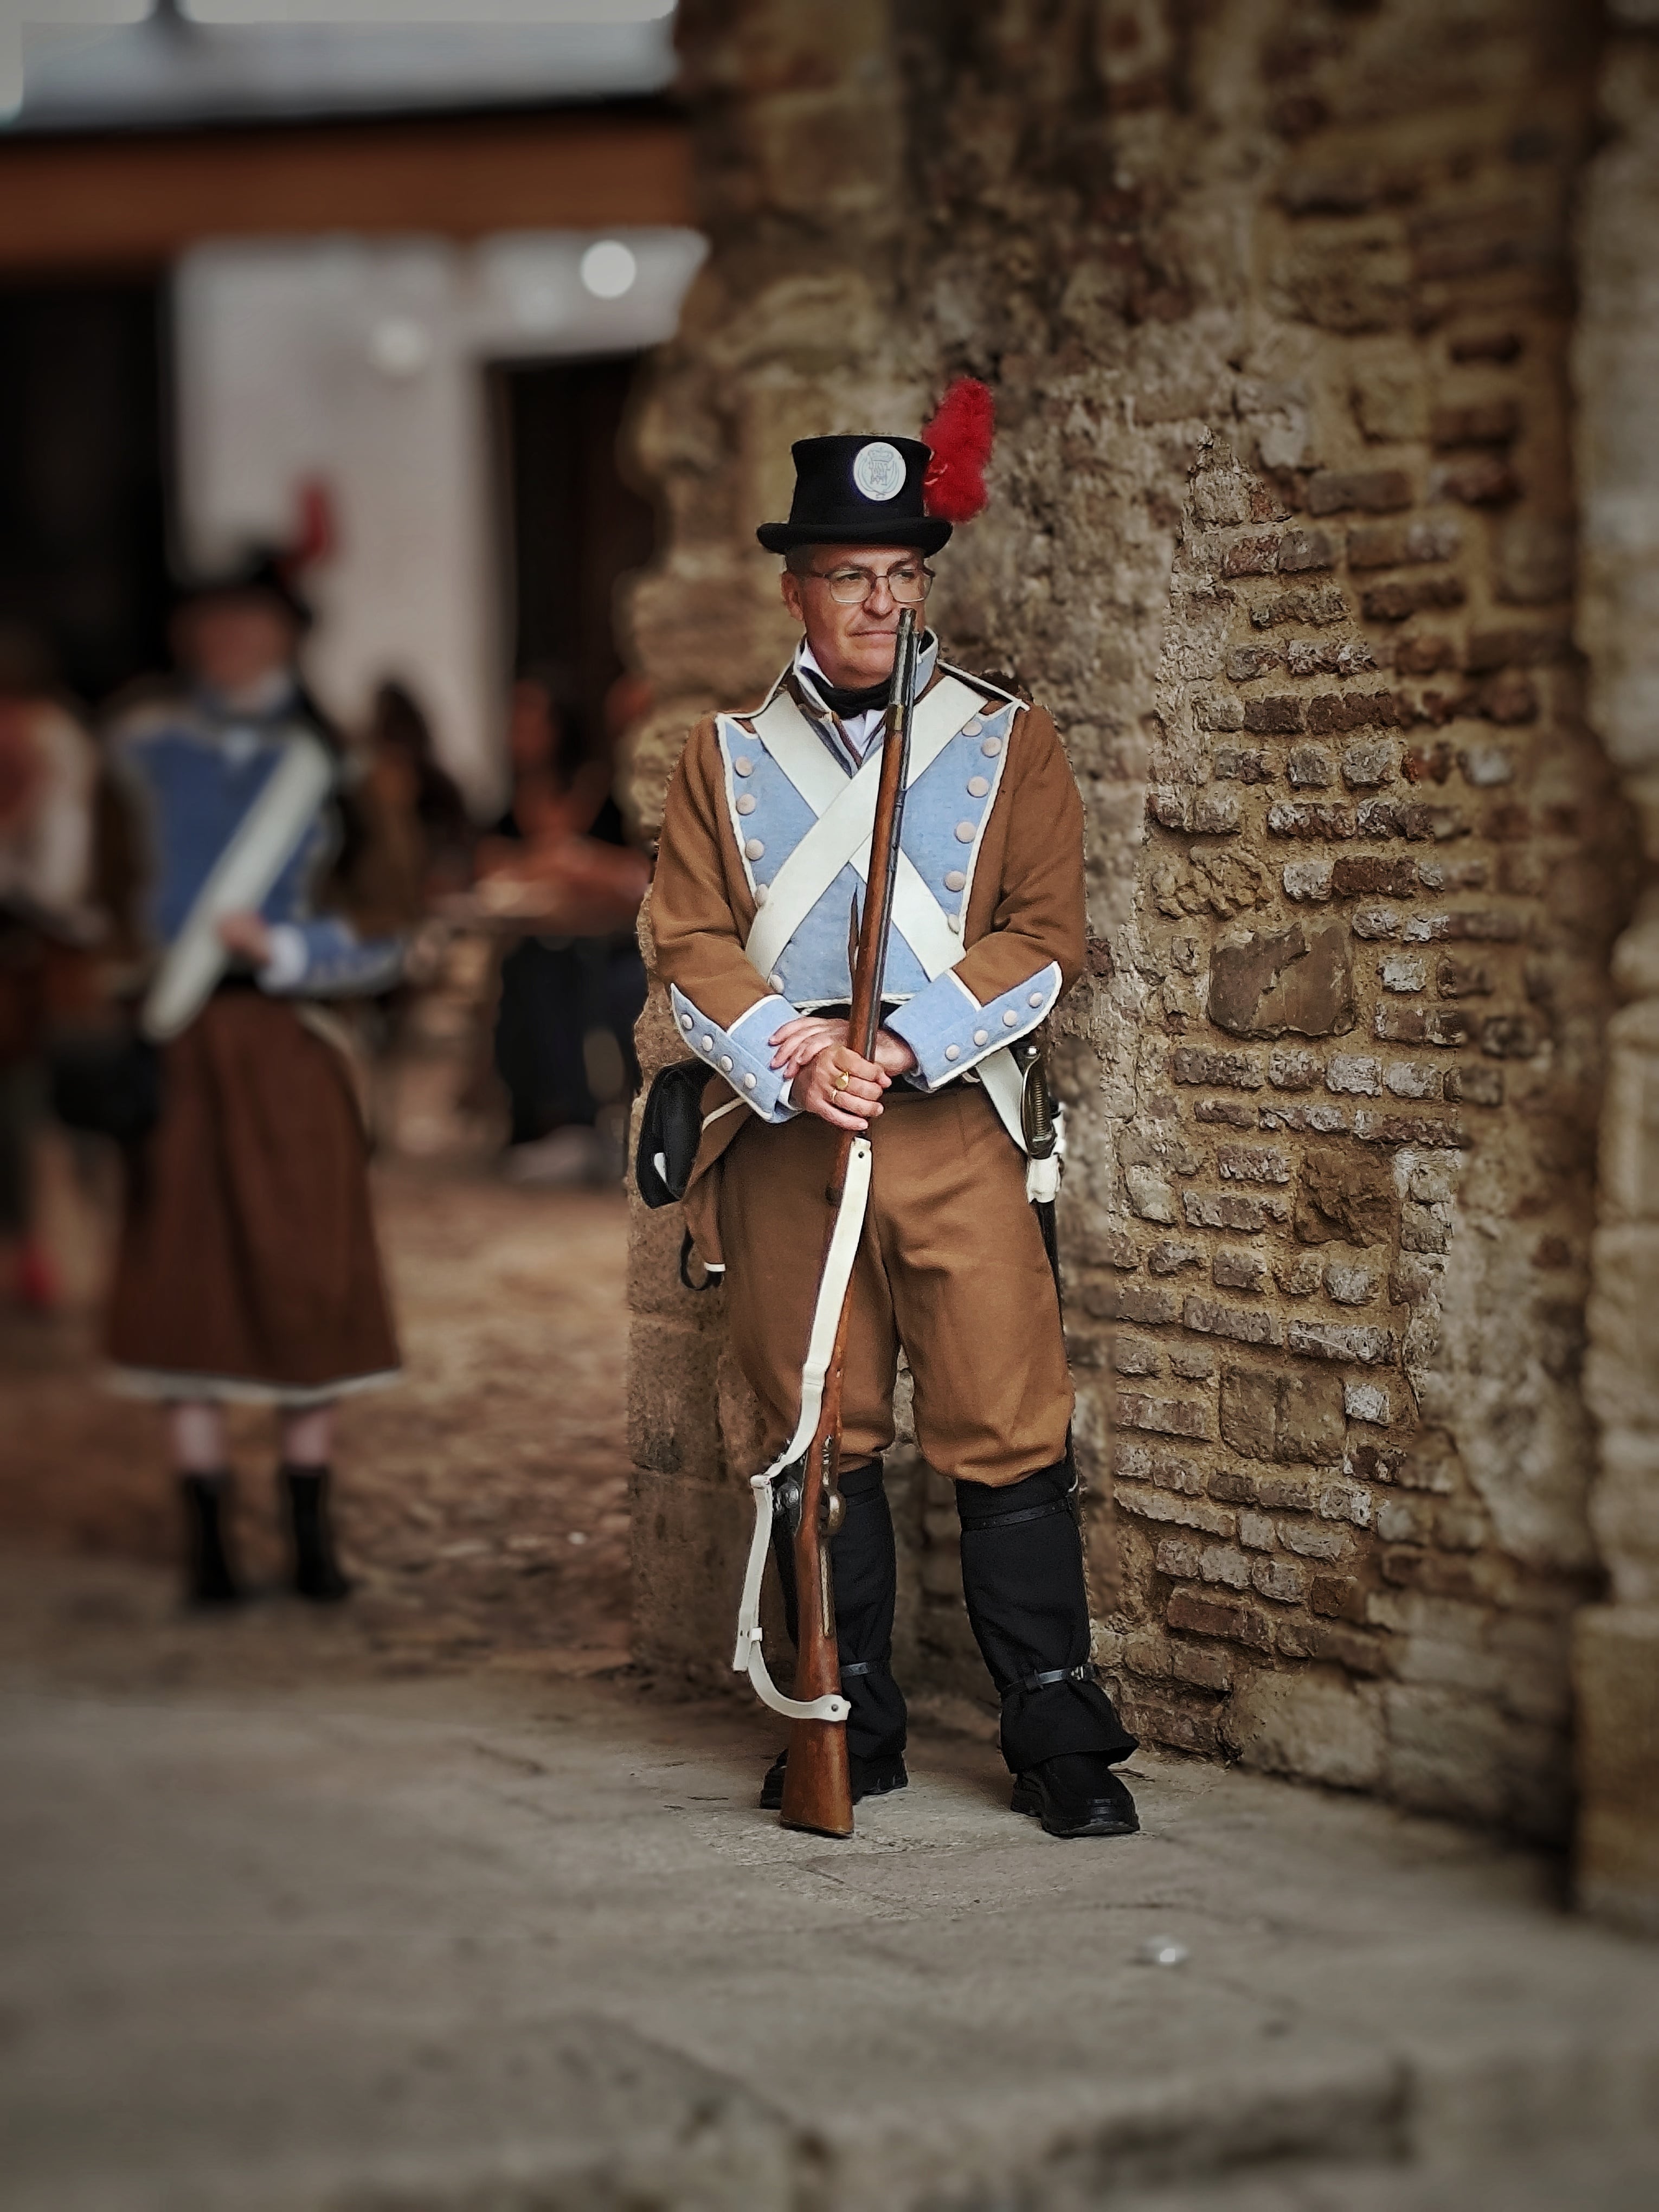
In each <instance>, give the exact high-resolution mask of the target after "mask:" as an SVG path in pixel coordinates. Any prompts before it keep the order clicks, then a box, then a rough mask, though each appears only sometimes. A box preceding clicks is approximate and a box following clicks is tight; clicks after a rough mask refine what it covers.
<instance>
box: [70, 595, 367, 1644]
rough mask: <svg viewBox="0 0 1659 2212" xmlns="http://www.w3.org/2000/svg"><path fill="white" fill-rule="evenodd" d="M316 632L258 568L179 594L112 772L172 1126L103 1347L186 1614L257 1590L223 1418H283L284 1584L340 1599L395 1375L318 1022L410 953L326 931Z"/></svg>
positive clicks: (332, 1048)
mask: <svg viewBox="0 0 1659 2212" xmlns="http://www.w3.org/2000/svg"><path fill="white" fill-rule="evenodd" d="M309 620H310V617H309V613H308V611H307V608H306V606H305V605H304V603H303V602H302V601H301V599H299V597H298V596H297V593H296V592H295V590H294V589H293V588H292V586H291V584H290V581H289V578H288V576H287V574H285V572H284V570H283V568H282V566H281V564H280V563H278V562H275V561H272V560H270V559H264V560H259V561H256V562H251V563H249V564H248V565H247V566H246V567H245V568H242V569H240V570H239V571H238V572H236V573H235V574H232V575H228V576H225V577H222V578H218V579H216V580H210V581H207V582H203V583H199V584H197V585H196V586H193V587H191V589H190V590H188V591H187V592H185V593H184V594H183V595H182V596H181V599H180V601H179V605H178V608H177V611H176V612H175V614H174V617H173V629H172V641H173V653H174V656H175V659H176V661H177V664H178V668H179V674H178V677H177V679H176V680H175V682H174V683H173V684H172V685H171V686H170V687H168V688H167V690H165V691H163V692H161V694H160V695H159V696H149V697H148V698H146V699H145V700H144V701H143V702H142V703H139V704H135V705H133V706H131V707H130V708H128V709H127V711H125V713H118V714H117V715H116V716H115V718H114V720H113V721H112V726H111V727H110V730H109V733H108V743H109V750H110V760H111V770H112V778H113V780H114V783H115V786H116V787H117V789H118V791H119V792H121V793H124V794H125V798H126V800H127V805H128V816H129V822H130V828H131V836H132V839H133V842H134V845H135V848H136V851H137V870H136V874H137V901H136V904H137V913H136V915H135V916H134V917H133V921H132V924H131V927H132V928H133V931H134V933H135V934H136V935H137V938H138V939H139V940H140V941H141V942H142V943H143V945H144V946H145V947H146V948H147V950H148V952H149V962H150V981H149V989H148V992H147V994H146V996H145V999H144V1001H143V1007H142V1009H141V1012H140V1015H139V1027H140V1030H141V1032H142V1033H143V1035H145V1036H149V1037H150V1038H151V1039H154V1040H155V1041H156V1042H157V1043H158V1046H159V1050H160V1055H161V1066H160V1117H159V1120H158V1121H156V1122H155V1126H154V1127H152V1128H151V1129H150V1130H149V1133H148V1134H147V1135H145V1136H144V1137H143V1138H141V1139H138V1140H137V1143H136V1144H135V1145H134V1146H133V1147H132V1148H131V1157H130V1158H129V1161H128V1173H127V1177H126V1200H125V1217H124V1219H123V1223H122V1229H121V1236H120V1243H119V1249H118V1255H117V1258H116V1264H115V1270H114V1278H113V1283H112V1290H111V1293H110V1302H109V1312H108V1318H107V1322H106V1350H107V1352H108V1355H109V1358H110V1359H111V1361H112V1364H113V1368H114V1374H113V1376H112V1380H113V1382H114V1383H115V1385H116V1387H117V1388H125V1389H128V1390H130V1391H132V1392H135V1393H137V1394H140V1395H145V1396H149V1397H151V1398H155V1399H159V1400H160V1401H162V1402H163V1403H164V1404H165V1405H166V1406H167V1410H168V1426H169V1431H170V1437H171V1443H172V1449H173V1460H174V1464H175V1467H176V1468H177V1470H178V1473H179V1481H180V1487H181V1491H182V1493H183V1498H184V1501H185V1508H186V1527H187V1531H188V1534H189V1539H190V1563H189V1581H188V1589H189V1595H191V1598H192V1599H194V1600H195V1601H197V1602H199V1603H203V1604H229V1603H234V1601H237V1600H238V1599H240V1597H241V1596H242V1595H243V1587H242V1583H241V1580H240V1577H239V1575H238V1573H237V1571H236V1568H235V1564H234V1553H233V1547H232V1544H231V1541H230V1531H229V1528H228V1511H229V1502H230V1499H229V1492H230V1481H231V1478H230V1473H229V1468H228V1455H227V1450H226V1436H225V1423H224V1418H223V1408H224V1407H225V1405H226V1404H227V1402H230V1401H257V1402H260V1403H264V1404H268V1405H270V1407H272V1408H273V1409H274V1411H275V1413H276V1419H277V1427H278V1431H279V1437H280V1466H279V1469H278V1490H279V1496H280V1498H281V1501H282V1505H283V1510H284V1513H285V1516H286V1520H287V1524H288V1534H289V1544H290V1553H291V1560H292V1572H293V1585H294V1588H295V1590H296V1591H297V1592H298V1593H299V1595H301V1596H302V1597H306V1598H309V1599H313V1600H316V1601H329V1600H334V1599H338V1598H341V1597H343V1596H344V1595H346V1594H347V1592H348V1590H349V1588H350V1585H349V1582H348V1581H347V1579H346V1577H345V1576H344V1575H343V1573H342V1571H341V1569H340V1566H339V1564H338V1561H337V1557H336V1554H335V1550H334V1545H333V1540H332V1534H331V1526H330V1519H329V1510H328V1507H329V1498H328V1491H329V1480H330V1476H329V1467H330V1460H331V1450H332V1440H333V1408H334V1405H335V1401H337V1399H338V1398H339V1397H341V1396H342V1395H343V1394H345V1393H346V1392H349V1391H356V1390H362V1389H368V1388H369V1387H370V1386H372V1385H374V1384H378V1383H389V1382H392V1381H393V1380H395V1379H396V1376H397V1373H398V1348H397V1344H396V1341H395V1339H394V1336H393V1334H392V1318H391V1315H390V1312H389V1310H388V1307H387V1302H386V1289H385V1285H384V1281H383V1279H382V1274H381V1269H380V1256H379V1253H378V1251H377V1249H376V1243H375V1237H374V1219H373V1216H372V1212H371V1210H370V1202H369V1190H368V1172H367V1166H368V1163H367V1147H366V1144H365V1139H364V1133H363V1127H362V1118H361V1115H360V1110H359V1103H358V1096H357V1091H356V1084H355V1080H354V1071H353V1069H352V1067H351V1066H350V1065H349V1058H348V1051H347V1047H346V1041H345V1039H344V1038H343V1035H342V1032H341V1030H340V1028H339V1025H338V1024H337V1021H335V1020H334V1019H333V1018H331V1016H330V1014H329V1013H328V1012H327V1010H326V1008H327V1002H329V1001H335V1000H343V999H349V998H351V997H353V996H354V995H361V994H373V993H375V992H379V991H383V990H385V989H386V988H387V987H389V986H390V985H391V984H392V982H393V981H395V980H396V978H397V976H398V972H399V969H400V966H401V963H402V958H403V945H402V940H401V939H400V938H399V936H398V935H397V934H396V933H392V932H390V931H382V932H381V933H378V934H375V933H366V931H365V930H364V929H362V928H359V927H356V926H355V925H354V923H353V921H351V920H350V919H349V917H348V915H346V914H344V913H343V912H339V911H332V910H331V904H332V903H333V902H332V900H331V878H332V873H333V869H334V864H335V862H336V860H337V855H338V854H339V852H340V849H341V846H342V842H343V812H344V810H345V798H346V794H345V785H346V782H347V781H348V779H347V776H346V774H345V771H344V768H343V757H342V753H341V750H340V746H339V743H338V740H337V735H336V733H335V732H334V731H333V729H332V727H331V725H330V724H329V722H328V720H327V719H326V717H325V715H324V714H322V713H321V711H320V710H319V708H317V707H316V706H315V704H314V703H313V702H312V700H311V699H310V698H309V696H308V695H307V692H306V690H305V688H304V685H303V684H302V683H301V678H300V676H299V672H298V665H297V661H298V653H299V648H300V644H301V639H302V637H303V635H304V634H305V631H306V629H307V626H308V623H309Z"/></svg>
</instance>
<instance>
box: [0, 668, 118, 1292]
mask: <svg viewBox="0 0 1659 2212" xmlns="http://www.w3.org/2000/svg"><path fill="white" fill-rule="evenodd" d="M97 767H98V756H97V752H96V750H95V749H94V745H93V743H92V740H91V738H89V737H88V735H87V733H86V732H85V731H84V730H83V729H82V726H81V725H80V723H79V722H78V721H77V720H76V718H75V716H74V714H72V713H71V712H70V709H69V708H68V707H67V706H66V705H65V704H64V702H63V700H62V699H61V698H60V697H59V696H58V694H57V693H56V691H55V690H54V689H53V685H52V664H51V655H50V653H48V651H47V650H46V647H45V645H44V643H43V641H41V640H40V639H39V638H37V637H35V636H34V635H33V634H32V633H30V632H28V631H27V630H24V629H18V628H13V627H11V626H9V625H8V626H7V627H6V628H5V629H3V630H0V1297H15V1298H17V1299H18V1300H19V1301H20V1303H21V1304H24V1305H27V1306H33V1307H35V1308H38V1309H43V1308H46V1307H49V1306H51V1305H52V1304H54V1303H55V1302H56V1295H57V1285H56V1277H55V1271H54V1269H53V1267H52V1261H51V1259H50V1257H49V1255H47V1252H46V1248H45V1246H44V1244H43V1243H41V1241H40V1237H39V1235H38V1233H37V1231H36V1227H35V1222H34V1208H33V1150H34V1143H35V1138H36V1133H37V1131H38V1129H39V1127H40V1121H41V1117H42V1114H43V1110H44V1100H45V1089H46V1086H45V1069H44V1058H43V1056H44V1054H45V1051H46V1047H47V1045H48V1043H49V1042H50V1039H51V1035H52V1030H53V1029H54V1027H55V1026H56V1024H58V1022H60V1021H62V1020H64V1019H65V1018H74V1017H75V1016H76V1014H78V1013H80V1012H82V1011H84V1009H85V1008H86V1007H87V1006H89V1005H90V1004H91V1003H92V1002H93V1000H94V997H95V994H96V989H97V983H96V976H95V971H94V967H93V962H92V957H91V953H90V951H89V948H90V946H91V945H92V944H93V942H94V940H95V939H96V938H97V936H98V935H99V933H100V921H99V916H98V915H97V914H96V912H95V910H94V908H93V907H92V905H91V904H90V903H89V893H90V884H91V872H92V852H93V803H94V791H95V789H96V783H97Z"/></svg>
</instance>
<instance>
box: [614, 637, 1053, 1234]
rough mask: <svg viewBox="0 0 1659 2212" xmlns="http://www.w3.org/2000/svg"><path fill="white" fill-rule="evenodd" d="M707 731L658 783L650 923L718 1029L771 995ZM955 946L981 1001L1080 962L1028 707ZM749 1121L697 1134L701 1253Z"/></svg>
mask: <svg viewBox="0 0 1659 2212" xmlns="http://www.w3.org/2000/svg"><path fill="white" fill-rule="evenodd" d="M940 672H942V671H936V672H935V675H934V678H933V682H934V683H937V682H938V681H939V674H940ZM932 688H933V686H932V684H930V685H929V686H928V689H929V690H931V689H932ZM794 696H796V698H797V700H798V702H799V694H798V693H797V694H795V695H794ZM924 696H925V695H924ZM984 698H985V702H986V703H987V705H991V706H994V705H996V704H999V703H1000V702H999V701H998V700H997V698H996V697H995V696H994V694H992V693H990V692H988V691H987V693H986V694H985V695H984ZM744 726H745V727H747V726H748V724H747V722H746V721H745V723H744ZM715 729H716V718H715V717H714V715H712V714H708V715H705V716H704V718H703V719H702V721H700V722H699V723H698V724H697V726H696V728H695V729H694V730H693V731H692V732H691V734H690V738H688V739H687V740H686V745H685V750H684V753H683V754H682V755H681V757H680V762H679V765H678V768H677V769H676V770H675V772H674V778H673V781H672V783H671V786H670V787H669V793H668V802H667V806H666V809H665V813H664V817H663V833H662V844H661V848H660V850H659V856H658V860H657V870H656V877H655V880H654V882H653V886H652V891H651V927H652V932H653V936H654V939H655V941H656V950H657V969H658V973H659V975H661V977H662V979H663V981H665V982H666V983H671V984H674V985H677V986H678V988H679V989H680V990H682V991H683V992H684V994H685V995H686V997H687V998H688V999H690V1000H691V1001H692V1003H693V1004H694V1005H695V1006H697V1007H699V1008H700V1009H701V1010H702V1012H704V1013H706V1014H708V1015H709V1016H710V1017H711V1018H713V1019H714V1020H715V1021H717V1022H718V1023H719V1024H720V1026H721V1027H722V1028H723V1029H730V1028H731V1026H732V1024H733V1023H734V1022H735V1021H736V1020H738V1018H739V1016H741V1015H743V1014H744V1013H746V1012H748V1010H749V1008H750V1006H754V1005H756V1004H757V1002H758V1001H759V1000H762V999H765V998H769V997H771V996H773V995H774V994H773V992H772V989H771V986H770V985H769V983H768V982H767V981H766V979H765V978H764V977H763V975H761V974H760V973H759V972H758V970H757V969H755V968H754V967H753V966H752V965H751V964H750V961H749V959H748V957H747V956H746V954H745V953H744V949H743V948H744V943H745V941H746V939H747V938H748V935H749V932H750V929H751V928H752V927H754V921H755V911H756V909H755V902H754V899H753V897H752V896H751V895H750V890H749V886H748V882H747V879H746V878H745V876H744V867H743V861H742V859H741V857H740V855H739V854H738V848H737V840H736V838H735V836H734V835H733V832H732V823H731V818H730V817H729V815H728V814H727V812H726V790H725V779H724V776H723V774H722V771H721V767H720V747H719V744H718V741H717V738H716V736H715ZM963 943H964V945H966V946H967V947H968V951H966V953H965V954H964V955H963V959H962V961H961V963H959V965H958V966H957V969H956V970H955V972H956V974H957V977H958V978H959V979H960V981H962V982H963V984H964V985H965V986H966V987H967V988H968V989H969V991H971V992H972V993H973V994H974V996H975V998H976V999H977V1000H979V1002H980V1004H981V1006H983V1005H986V1004H987V1003H988V1001H989V1000H993V999H995V998H998V997H1000V995H1001V994H1002V993H1003V992H1005V991H1010V990H1012V989H1013V988H1014V987H1016V985H1018V984H1019V983H1021V982H1023V981H1024V979H1025V978H1026V977H1027V976H1028V975H1034V974H1035V973H1036V970H1037V969H1040V968H1042V967H1045V966H1046V965H1047V964H1048V962H1049V961H1051V960H1052V961H1054V962H1056V963H1058V965H1059V968H1060V987H1061V989H1062V990H1063V991H1064V990H1069V988H1070V987H1071V986H1072V985H1073V983H1074V982H1075V981H1077V978H1078V976H1079V974H1080V973H1081V972H1082V969H1083V961H1084V948H1085V920H1084V885H1083V801H1082V799H1081V798H1080V797H1079V793H1078V787H1077V784H1076V781H1075V780H1074V779H1073V775H1072V770H1071V765H1070V763H1069V762H1068V761H1067V760H1066V755H1065V751H1064V750H1063V749H1062V747H1061V745H1060V737H1059V734H1058V732H1056V730H1055V728H1054V722H1053V720H1052V718H1051V717H1050V716H1049V714H1048V710H1047V709H1046V708H1042V707H1028V708H1025V709H1024V711H1023V712H1022V713H1021V714H1018V716H1017V717H1016V719H1015V722H1014V726H1013V729H1012V734H1011V736H1010V738H1009V756H1008V762H1007V766H1006V769H1005V771H1004V773H1003V777H1002V781H1001V783H1000V787H999V788H998V791H997V796H996V799H995V802H994V805H993V806H992V809H991V814H990V818H989V820H988V822H987V824H986V828H985V835H984V839H983V842H982V843H981V848H980V858H979V862H978V865H977V866H976V868H975V872H974V884H973V890H972V892H971V895H970V896H969V906H968V913H967V915H966V918H965V921H964V926H963ZM951 1087H953V1086H951ZM731 1096H732V1092H731V1091H730V1090H729V1088H728V1086H727V1085H726V1084H725V1083H723V1082H722V1081H721V1080H720V1078H719V1077H718V1076H715V1077H714V1078H712V1079H710V1081H709V1084H708V1087H707V1089H706V1091H705V1093H704V1097H703V1111H704V1113H705V1114H708V1113H711V1112H713V1110H714V1109H715V1108H716V1107H717V1106H720V1105H724V1104H725V1103H726V1102H727V1100H728V1099H729V1098H730V1097H731ZM753 1119H754V1117H753V1115H750V1113H748V1112H747V1111H746V1110H745V1111H744V1112H743V1113H741V1114H727V1115H723V1116H722V1117H721V1119H720V1121H717V1122H715V1124H714V1127H713V1128H712V1129H708V1130H706V1131H705V1132H704V1134H703V1140H702V1147H701V1149H700V1150H699V1152H698V1154H697V1161H696V1168H695V1170H694V1171H693V1175H692V1182H691V1188H690V1190H688V1192H687V1194H686V1200H685V1218H686V1225H687V1226H688V1227H689V1228H690V1231H691V1233H692V1236H693V1237H694V1239H695V1240H696V1246H697V1249H698V1251H699V1252H700V1253H701V1254H702V1257H703V1258H704V1259H705V1260H706V1261H714V1262H715V1263H717V1264H718V1263H719V1261H720V1256H721V1254H720V1230H719V1222H718V1211H719V1191H718V1183H719V1177H718V1176H713V1175H711V1172H710V1171H711V1170H713V1169H714V1167H715V1166H716V1164H717V1163H718V1162H719V1160H720V1157H721V1155H722V1154H723V1153H724V1152H726V1148H727V1147H728V1146H730V1145H731V1144H732V1143H733V1142H734V1141H735V1139H737V1138H738V1135H739V1134H740V1133H742V1132H743V1131H744V1128H745V1127H746V1126H747V1125H748V1124H749V1123H750V1122H751V1121H753Z"/></svg>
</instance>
